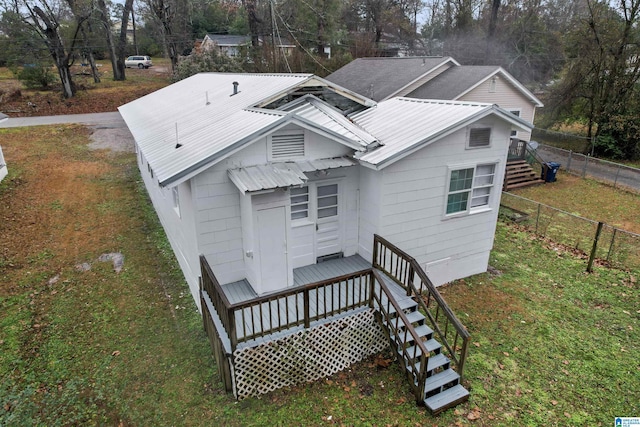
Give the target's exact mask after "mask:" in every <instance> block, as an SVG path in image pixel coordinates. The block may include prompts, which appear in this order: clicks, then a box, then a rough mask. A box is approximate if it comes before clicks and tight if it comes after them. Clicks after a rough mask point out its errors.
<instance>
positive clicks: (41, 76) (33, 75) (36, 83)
mask: <svg viewBox="0 0 640 427" xmlns="http://www.w3.org/2000/svg"><path fill="white" fill-rule="evenodd" d="M17 77H18V80H20V81H21V82H22V83H23V84H24V85H25V86H26V87H28V88H29V89H37V88H47V87H49V86H51V85H52V84H53V83H54V82H55V81H56V76H55V75H54V74H53V73H52V72H51V67H49V66H47V65H39V64H28V65H25V66H24V68H23V69H22V70H20V71H19V72H18V76H17Z"/></svg>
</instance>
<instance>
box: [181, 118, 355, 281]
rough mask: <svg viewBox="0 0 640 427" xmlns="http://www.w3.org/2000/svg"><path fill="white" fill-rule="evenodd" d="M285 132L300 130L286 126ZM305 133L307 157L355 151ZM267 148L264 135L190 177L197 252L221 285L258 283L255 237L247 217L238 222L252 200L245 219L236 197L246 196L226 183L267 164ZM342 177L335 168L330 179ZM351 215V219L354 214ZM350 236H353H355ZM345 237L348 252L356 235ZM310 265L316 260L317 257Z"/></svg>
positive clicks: (344, 153)
mask: <svg viewBox="0 0 640 427" xmlns="http://www.w3.org/2000/svg"><path fill="white" fill-rule="evenodd" d="M283 130H284V131H289V130H301V129H300V128H299V127H296V126H293V125H290V126H287V127H286V128H285V129H283ZM304 132H305V143H306V149H305V157H304V158H305V159H318V158H329V157H339V156H343V155H346V154H350V153H352V152H353V150H351V149H349V148H348V147H345V146H343V145H341V144H339V143H337V142H334V141H331V140H329V139H327V138H324V137H322V136H319V135H317V134H314V133H313V132H311V131H308V130H305V131H304ZM267 150H268V141H267V138H266V137H265V138H263V139H261V140H259V141H257V142H255V143H254V144H252V145H250V146H248V147H246V148H244V149H242V150H241V151H239V152H237V153H235V154H234V155H232V156H230V157H228V158H227V159H225V160H224V161H222V162H220V163H218V164H216V165H214V166H212V167H211V168H209V169H207V170H206V171H205V172H203V173H201V174H199V175H198V176H196V177H195V178H194V179H193V181H194V182H195V186H196V191H195V193H196V194H195V204H196V206H195V209H196V218H197V220H196V222H197V225H196V227H197V230H198V232H197V242H198V247H197V249H198V251H199V252H200V253H202V254H204V255H207V258H208V259H209V260H213V262H212V264H211V268H212V269H213V272H214V273H215V275H216V277H217V279H218V280H219V281H220V283H222V284H225V283H230V282H234V281H237V280H242V279H245V278H246V279H248V280H249V281H250V282H252V283H257V282H258V280H257V277H256V276H255V274H256V271H257V270H256V269H257V266H256V265H255V264H256V261H255V260H254V259H252V258H250V257H247V252H251V251H254V250H255V248H254V245H253V242H252V241H253V238H254V235H253V234H252V232H251V231H250V228H249V227H248V224H249V221H248V219H247V220H245V222H246V224H243V222H242V221H243V220H242V219H241V218H250V216H249V212H250V207H251V203H250V200H247V202H246V206H244V215H241V211H242V210H243V209H242V208H241V202H240V199H241V197H244V196H242V195H241V194H240V192H239V190H238V189H237V188H236V186H235V185H234V184H233V183H232V182H231V180H230V179H229V176H228V175H227V170H228V169H234V168H239V167H244V166H252V165H260V164H266V163H268V158H269V156H268V153H267ZM351 169H355V168H351ZM344 173H346V172H343V171H342V170H341V169H338V170H335V171H332V172H331V175H330V177H331V178H334V177H337V176H340V175H342V174H344ZM349 191H350V194H353V192H354V191H355V190H353V189H350V190H349ZM351 197H352V196H351ZM354 204H355V202H353V203H351V204H350V206H352V205H354ZM353 216H354V217H355V215H353ZM353 234H354V235H355V232H354V233H353ZM290 236H291V235H290ZM295 237H296V235H295V234H294V236H293V238H295ZM297 237H300V233H298V235H297ZM348 237H349V236H348ZM290 238H292V237H290ZM243 239H244V240H243ZM349 239H351V240H349V242H350V246H349V250H351V249H352V248H353V247H355V244H356V243H355V241H356V240H357V236H356V237H353V236H350V237H349ZM296 245H300V243H296ZM294 247H295V246H294ZM290 248H291V247H290ZM354 252H355V250H354ZM345 253H346V252H345ZM313 261H314V262H315V258H314V260H313ZM305 265H306V264H305Z"/></svg>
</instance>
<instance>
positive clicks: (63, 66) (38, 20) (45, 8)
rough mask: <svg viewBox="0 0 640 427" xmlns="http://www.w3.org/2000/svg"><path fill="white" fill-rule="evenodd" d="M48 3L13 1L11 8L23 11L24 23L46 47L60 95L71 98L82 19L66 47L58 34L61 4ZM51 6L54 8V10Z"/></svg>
mask: <svg viewBox="0 0 640 427" xmlns="http://www.w3.org/2000/svg"><path fill="white" fill-rule="evenodd" d="M49 3H51V2H46V1H44V0H40V1H38V2H33V1H26V0H22V1H19V0H14V3H13V6H14V8H15V11H17V12H21V11H23V12H24V13H25V14H26V15H22V16H23V20H24V22H25V23H26V24H27V25H29V26H30V27H31V28H32V29H33V30H34V31H35V32H36V33H37V34H38V35H39V36H40V38H41V39H42V41H43V42H44V43H45V45H46V46H47V50H48V51H49V54H50V55H51V58H52V59H53V62H54V64H55V66H56V69H57V70H58V75H59V77H60V82H61V83H62V93H63V95H64V97H65V98H71V97H73V96H74V95H75V93H76V85H75V83H74V81H73V76H72V74H71V65H72V64H73V50H74V47H75V44H76V41H77V40H78V33H79V31H80V27H81V25H82V22H83V19H79V20H77V22H76V28H75V31H74V34H73V37H72V38H71V40H70V46H68V47H67V46H65V41H64V39H63V37H62V35H61V34H60V30H61V25H60V20H61V16H62V15H63V11H62V4H60V3H56V4H53V5H50V4H49ZM53 6H55V9H54V7H53Z"/></svg>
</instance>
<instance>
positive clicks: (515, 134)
mask: <svg viewBox="0 0 640 427" xmlns="http://www.w3.org/2000/svg"><path fill="white" fill-rule="evenodd" d="M507 111H508V112H510V113H511V114H513V115H514V116H517V117H521V115H522V109H520V108H508V109H507ZM517 137H518V131H517V130H512V131H511V138H517Z"/></svg>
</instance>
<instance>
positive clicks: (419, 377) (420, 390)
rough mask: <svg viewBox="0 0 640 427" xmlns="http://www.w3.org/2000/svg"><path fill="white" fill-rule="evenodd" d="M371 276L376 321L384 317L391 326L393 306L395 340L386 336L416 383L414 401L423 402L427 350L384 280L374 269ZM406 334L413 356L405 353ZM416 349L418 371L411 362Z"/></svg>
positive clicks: (427, 357) (380, 320) (414, 357)
mask: <svg viewBox="0 0 640 427" xmlns="http://www.w3.org/2000/svg"><path fill="white" fill-rule="evenodd" d="M371 274H372V276H373V277H372V280H371V287H372V289H371V292H370V295H371V297H372V298H373V300H374V302H377V303H378V313H379V314H378V316H377V317H378V321H379V322H382V319H381V317H382V316H384V318H385V319H386V321H387V325H392V322H393V321H394V319H391V318H390V315H389V310H388V308H389V303H391V305H393V308H394V309H395V310H396V314H397V315H396V317H395V325H393V329H394V336H395V337H396V338H395V340H392V339H391V334H389V336H388V338H389V343H390V344H391V346H393V344H394V341H395V348H396V350H395V353H396V354H398V356H400V357H399V358H398V360H399V361H400V360H402V361H403V363H404V364H405V368H406V371H407V373H408V374H410V373H411V374H413V376H414V378H415V381H416V382H415V383H414V394H415V397H416V401H417V402H421V401H422V400H424V395H425V392H424V388H425V382H426V379H427V363H428V360H429V350H428V349H427V347H426V346H425V345H424V342H423V341H422V337H420V335H418V333H417V332H416V330H415V328H414V327H413V324H412V323H411V322H410V321H409V319H408V318H407V315H406V314H405V313H404V311H403V310H402V308H401V307H400V304H398V301H396V298H395V296H394V295H393V293H392V292H391V290H390V289H389V287H388V286H387V285H386V283H384V280H383V279H382V277H381V276H380V273H378V272H377V271H376V270H375V269H371ZM376 282H377V284H378V285H379V286H380V290H381V293H380V294H379V295H378V293H376V292H375V283H376ZM382 293H384V295H386V297H387V304H386V305H387V307H386V308H385V307H384V305H383V302H382ZM399 320H401V321H402V323H403V324H404V327H405V330H404V333H403V332H400V331H399V328H398V323H399V322H398V321H399ZM383 330H385V331H387V330H386V329H385V328H383ZM387 332H388V331H387ZM407 332H408V333H409V335H411V338H412V341H413V342H414V343H415V347H414V350H413V355H410V354H408V352H407V343H408V342H409V341H410V340H407ZM402 335H403V336H404V339H400V338H401V336H402ZM400 348H402V351H400ZM418 348H419V349H420V352H421V353H422V354H421V355H420V368H419V369H418V368H416V365H415V363H414V362H413V360H415V359H416V354H417V351H418ZM407 363H410V366H407ZM409 368H410V369H409ZM411 380H412V382H413V381H414V380H413V378H412V379H411Z"/></svg>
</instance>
